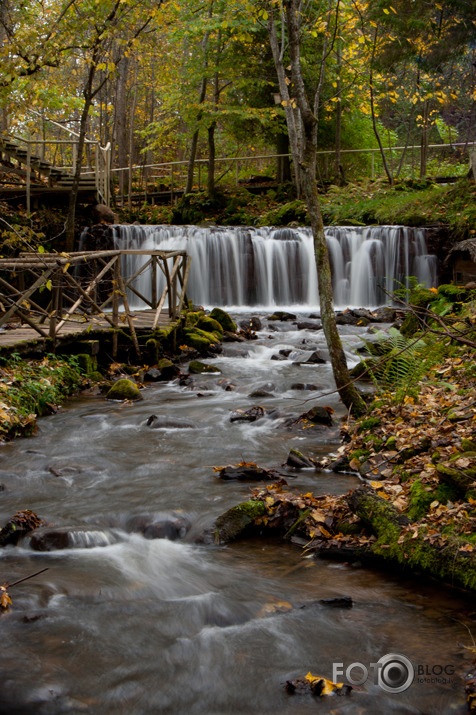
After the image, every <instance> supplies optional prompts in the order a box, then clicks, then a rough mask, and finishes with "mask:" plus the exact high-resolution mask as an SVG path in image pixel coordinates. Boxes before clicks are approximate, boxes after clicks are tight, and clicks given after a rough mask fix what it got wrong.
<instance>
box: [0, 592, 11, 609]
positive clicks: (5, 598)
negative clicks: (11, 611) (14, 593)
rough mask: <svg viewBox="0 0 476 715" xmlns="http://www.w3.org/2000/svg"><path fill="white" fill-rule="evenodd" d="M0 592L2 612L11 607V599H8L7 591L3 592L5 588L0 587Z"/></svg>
mask: <svg viewBox="0 0 476 715" xmlns="http://www.w3.org/2000/svg"><path fill="white" fill-rule="evenodd" d="M0 590H1V591H2V595H1V596H0V608H3V609H4V610H6V609H7V608H8V606H11V605H12V599H11V598H10V596H9V595H8V593H7V591H6V590H5V588H4V587H3V586H2V587H1V589H0Z"/></svg>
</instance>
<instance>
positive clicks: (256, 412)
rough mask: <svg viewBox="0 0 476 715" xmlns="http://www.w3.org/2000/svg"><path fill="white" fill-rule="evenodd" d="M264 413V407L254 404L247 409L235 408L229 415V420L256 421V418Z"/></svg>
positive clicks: (259, 417)
mask: <svg viewBox="0 0 476 715" xmlns="http://www.w3.org/2000/svg"><path fill="white" fill-rule="evenodd" d="M265 414H266V410H265V409H264V407H261V406H260V405H255V406H254V407H250V409H249V410H241V409H238V410H235V411H234V412H232V413H231V415H230V422H256V420H259V419H261V417H264V416H265Z"/></svg>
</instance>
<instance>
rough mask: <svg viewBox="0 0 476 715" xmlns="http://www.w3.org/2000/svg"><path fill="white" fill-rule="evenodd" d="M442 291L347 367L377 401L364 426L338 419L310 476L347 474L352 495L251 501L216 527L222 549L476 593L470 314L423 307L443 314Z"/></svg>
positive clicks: (475, 319) (274, 494)
mask: <svg viewBox="0 0 476 715" xmlns="http://www.w3.org/2000/svg"><path fill="white" fill-rule="evenodd" d="M450 288H452V286H449V287H448V291H449V289H450ZM448 291H447V290H446V287H445V286H442V287H441V291H440V293H438V291H436V290H435V291H434V292H432V291H425V292H424V294H425V295H422V292H421V291H416V292H415V293H414V294H413V299H412V295H410V299H409V300H410V303H412V300H414V301H415V302H416V303H419V305H420V308H418V307H417V306H415V307H414V308H413V313H412V312H410V313H409V314H408V316H407V319H406V321H405V322H404V325H403V332H405V335H406V336H407V337H404V336H403V335H402V334H401V333H400V332H398V331H396V330H394V329H391V330H390V331H389V333H388V334H383V333H382V335H381V339H380V342H377V343H372V344H369V346H368V347H369V349H370V352H369V356H368V358H367V362H365V361H364V363H362V364H361V365H360V366H357V367H356V371H355V374H357V375H361V376H362V378H363V379H365V378H367V379H369V375H373V379H374V380H375V385H376V390H377V392H376V395H375V398H376V399H374V400H373V401H372V402H371V403H370V404H369V407H368V411H367V414H366V415H365V416H364V417H363V418H361V419H359V420H357V421H354V420H352V418H350V417H347V418H345V420H344V421H343V422H342V423H341V426H340V430H341V440H342V444H341V446H340V447H339V449H338V450H337V451H336V452H335V453H334V454H333V455H331V456H329V457H326V458H324V459H321V460H320V461H319V466H320V467H321V468H325V469H328V470H332V471H333V472H334V473H344V474H347V473H350V474H351V473H354V474H355V475H356V476H357V477H358V479H359V482H360V486H359V487H358V488H356V489H355V490H352V491H351V492H349V493H347V494H344V495H339V496H328V495H325V496H317V497H316V496H314V495H313V494H312V493H307V494H299V493H295V492H293V491H292V490H290V489H289V488H288V486H287V485H286V484H284V485H283V484H282V483H281V484H277V485H271V486H268V487H267V488H266V489H258V490H255V492H254V494H253V497H252V499H251V500H250V501H249V502H247V503H245V504H242V505H240V506H239V507H238V510H234V509H232V510H230V512H229V513H227V514H225V515H223V516H222V517H221V519H220V520H219V521H218V522H217V529H216V532H215V538H216V540H217V541H218V542H219V543H223V542H228V541H229V540H230V533H231V534H233V538H235V537H236V536H241V535H243V534H245V535H250V534H253V535H256V534H257V533H260V534H267V533H269V534H274V535H280V536H281V537H282V536H285V537H287V538H293V539H294V540H296V538H297V542H298V543H300V544H301V545H302V546H304V548H305V552H306V553H307V554H309V553H315V554H316V555H318V556H320V557H324V558H337V559H339V560H345V561H350V562H355V561H359V562H364V563H371V564H378V563H381V564H382V565H384V564H393V566H394V567H397V568H399V569H403V570H410V571H414V572H415V571H416V572H418V573H425V574H428V575H430V576H432V577H436V578H438V579H440V580H443V581H445V582H447V583H450V584H452V585H459V586H462V587H464V588H466V589H468V590H471V591H475V590H476V558H475V557H476V533H475V532H476V395H475V390H474V378H475V356H476V342H475V337H476V308H475V303H474V300H472V299H470V300H469V301H467V302H466V303H463V302H458V301H457V299H456V297H455V296H456V291H454V292H453V301H454V302H453V303H451V301H450V300H449V299H448V298H445V299H444V300H445V301H446V303H447V306H446V307H447V310H446V316H447V317H446V319H445V321H443V319H442V318H441V317H439V315H438V314H437V313H433V318H432V313H431V312H430V311H429V310H427V308H426V307H422V306H423V305H425V306H428V307H429V308H430V309H431V308H433V309H435V311H436V309H437V308H439V312H440V313H445V311H444V310H442V300H443V298H444V294H445V292H446V293H448ZM422 298H425V301H422ZM443 302H444V301H443ZM422 321H423V322H422ZM405 326H406V331H405ZM411 326H413V328H411ZM431 331H434V332H431ZM435 333H436V334H435ZM305 466H307V467H309V466H312V464H310V463H309V462H308V464H307V465H305ZM237 517H238V522H237V521H236V520H237ZM237 524H238V525H237ZM230 528H231V531H230Z"/></svg>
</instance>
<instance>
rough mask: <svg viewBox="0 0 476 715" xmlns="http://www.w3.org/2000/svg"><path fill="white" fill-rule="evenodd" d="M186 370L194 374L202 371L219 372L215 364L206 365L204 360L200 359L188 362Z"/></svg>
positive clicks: (199, 373)
mask: <svg viewBox="0 0 476 715" xmlns="http://www.w3.org/2000/svg"><path fill="white" fill-rule="evenodd" d="M188 371H189V372H191V373H194V374H196V375H201V374H202V373H212V374H215V375H216V374H217V373H221V370H220V368H218V367H216V365H207V364H206V363H204V362H200V360H192V361H191V362H190V363H189V366H188Z"/></svg>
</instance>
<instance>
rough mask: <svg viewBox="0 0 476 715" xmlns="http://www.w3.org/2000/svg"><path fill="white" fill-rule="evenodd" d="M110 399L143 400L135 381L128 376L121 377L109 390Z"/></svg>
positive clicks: (107, 396) (108, 396)
mask: <svg viewBox="0 0 476 715" xmlns="http://www.w3.org/2000/svg"><path fill="white" fill-rule="evenodd" d="M106 398H107V399H108V400H121V401H122V400H142V395H141V393H140V390H139V388H138V387H137V385H135V383H133V382H132V381H131V380H128V379H127V378H121V379H120V380H118V381H117V382H115V383H114V385H113V386H112V387H111V388H110V390H108V392H107V394H106Z"/></svg>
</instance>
